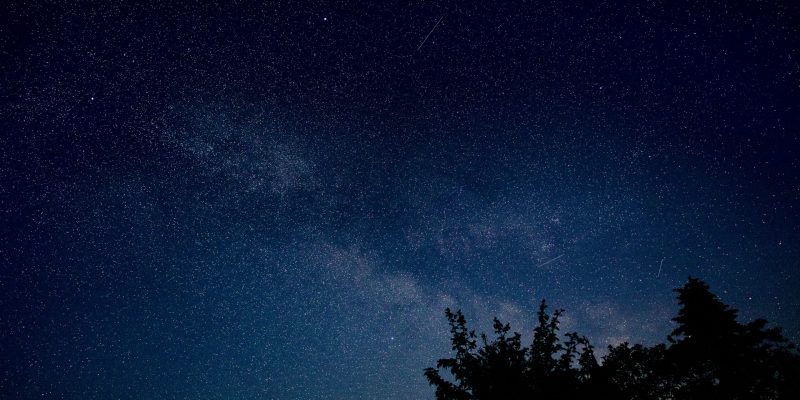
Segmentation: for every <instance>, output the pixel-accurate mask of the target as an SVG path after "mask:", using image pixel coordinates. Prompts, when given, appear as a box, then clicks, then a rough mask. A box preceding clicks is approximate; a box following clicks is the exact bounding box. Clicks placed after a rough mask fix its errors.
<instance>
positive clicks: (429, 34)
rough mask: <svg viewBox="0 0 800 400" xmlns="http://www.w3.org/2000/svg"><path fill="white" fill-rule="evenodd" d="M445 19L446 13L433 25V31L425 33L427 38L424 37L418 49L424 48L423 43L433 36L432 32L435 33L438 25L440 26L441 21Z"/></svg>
mask: <svg viewBox="0 0 800 400" xmlns="http://www.w3.org/2000/svg"><path fill="white" fill-rule="evenodd" d="M443 19H444V15H442V17H441V18H439V20H438V21H436V25H434V26H433V29H431V31H430V32H428V34H427V35H425V39H422V43H420V44H419V46H417V51H419V49H421V48H422V45H423V44H425V42H427V41H428V37H429V36H431V33H433V31H435V30H436V27H437V26H439V23H440V22H442V20H443Z"/></svg>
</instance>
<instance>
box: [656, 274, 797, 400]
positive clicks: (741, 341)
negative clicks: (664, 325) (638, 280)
mask: <svg viewBox="0 0 800 400" xmlns="http://www.w3.org/2000/svg"><path fill="white" fill-rule="evenodd" d="M675 291H676V292H677V293H678V302H679V304H680V305H681V309H680V311H679V312H678V316H677V317H675V318H674V319H673V321H675V322H677V323H678V324H679V325H678V327H677V328H675V330H674V331H673V332H672V334H671V335H669V337H668V340H669V341H670V342H671V343H672V345H671V346H670V347H669V352H668V353H667V356H668V360H669V362H670V363H671V364H672V366H673V367H674V368H675V378H676V380H675V383H676V385H675V387H676V393H675V395H676V398H678V399H701V398H703V399H706V398H727V399H774V398H780V397H781V396H782V393H786V394H788V393H789V392H787V391H788V390H790V389H791V385H792V382H791V381H790V380H789V379H790V378H791V377H792V375H790V373H791V370H790V368H788V367H789V366H790V365H792V364H797V355H796V353H794V352H793V351H792V348H793V345H791V344H789V343H788V341H787V339H786V338H785V337H783V335H782V334H781V331H780V329H779V328H770V329H766V328H765V327H766V324H767V321H766V320H764V319H757V320H755V321H753V322H751V323H748V324H744V325H743V324H740V323H739V322H737V311H736V310H735V309H732V308H730V307H728V306H727V305H725V304H723V303H722V302H721V301H720V300H719V299H718V298H717V297H716V296H715V295H714V294H712V293H711V292H710V291H709V287H708V285H706V284H705V283H704V282H702V281H700V280H698V279H695V278H691V277H690V278H689V280H688V282H687V283H686V284H685V285H684V286H683V287H682V288H679V289H676V290H675ZM795 376H796V375H795ZM794 390H795V392H794V393H796V388H795V389H794ZM793 398H797V397H793Z"/></svg>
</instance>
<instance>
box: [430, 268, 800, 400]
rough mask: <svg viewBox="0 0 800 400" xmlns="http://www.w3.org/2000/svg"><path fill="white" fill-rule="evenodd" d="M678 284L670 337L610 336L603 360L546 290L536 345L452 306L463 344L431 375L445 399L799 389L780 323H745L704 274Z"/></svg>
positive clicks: (744, 395) (455, 339) (450, 315)
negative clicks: (565, 324) (565, 321)
mask: <svg viewBox="0 0 800 400" xmlns="http://www.w3.org/2000/svg"><path fill="white" fill-rule="evenodd" d="M675 291H676V292H677V293H678V301H679V304H680V311H679V313H678V316H677V317H675V318H673V321H675V322H676V323H677V328H675V330H674V331H672V333H671V334H670V335H668V336H667V343H663V344H658V345H655V346H652V347H648V346H643V345H640V344H636V345H630V344H628V343H624V344H621V345H618V346H609V347H608V354H607V355H606V356H604V357H603V358H602V361H603V362H602V363H599V362H598V360H597V358H596V357H595V353H594V348H593V347H592V345H591V344H590V343H589V340H588V339H587V338H586V337H585V336H581V335H578V334H577V333H574V332H572V333H567V334H566V335H564V336H563V337H562V336H561V335H559V318H560V316H561V315H562V313H563V310H556V311H554V312H553V313H552V314H550V313H549V312H548V310H547V305H546V303H545V301H544V300H543V301H542V303H541V305H540V307H539V311H538V314H537V316H538V325H537V326H536V328H535V329H534V331H533V342H532V343H531V344H530V346H529V347H526V346H523V345H522V341H521V335H520V334H519V333H516V332H512V331H511V327H510V326H509V325H508V324H503V323H501V322H500V321H498V320H497V319H495V320H494V337H493V338H492V339H490V338H489V337H488V336H487V335H486V334H481V335H480V336H478V335H476V334H475V332H474V331H472V330H469V329H468V328H467V323H466V320H465V318H464V315H463V314H462V313H461V311H456V312H452V311H451V310H450V309H447V310H446V311H445V314H446V316H447V319H448V321H449V323H450V332H451V334H452V348H453V352H454V353H455V354H454V355H453V357H452V358H443V359H440V360H439V361H438V362H437V365H436V368H427V369H426V370H425V377H426V378H427V379H428V381H429V382H430V384H431V385H433V386H434V387H435V389H436V398H437V399H438V400H450V399H453V400H474V399H475V400H477V399H481V400H483V399H492V400H500V399H528V400H531V399H590V398H591V399H676V400H682V399H698V400H699V399H703V400H713V399H793V400H796V399H800V356H798V353H797V351H796V348H795V346H794V345H793V344H791V343H790V342H789V341H788V340H787V339H786V338H785V337H784V336H783V335H782V333H781V331H780V329H779V328H767V321H766V320H764V319H757V320H755V321H753V322H750V323H747V324H742V323H739V322H738V321H737V311H736V310H735V309H732V308H730V307H729V306H727V305H725V304H723V303H722V302H721V301H720V300H719V299H718V298H717V297H716V296H715V295H714V294H712V293H711V292H710V291H709V287H708V285H706V284H705V283H704V282H702V281H700V280H698V279H694V278H689V280H688V282H687V283H686V284H685V285H684V286H683V287H682V288H679V289H676V290H675ZM442 372H444V373H442Z"/></svg>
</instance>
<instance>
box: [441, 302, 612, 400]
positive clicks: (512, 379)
mask: <svg viewBox="0 0 800 400" xmlns="http://www.w3.org/2000/svg"><path fill="white" fill-rule="evenodd" d="M562 313H563V311H562V310H556V311H555V312H554V313H553V315H550V314H549V313H548V312H547V304H546V302H545V301H544V300H543V301H542V303H541V304H540V306H539V312H538V314H537V315H538V321H539V323H538V325H537V327H536V328H535V329H534V331H533V343H532V344H531V347H530V348H526V347H523V346H522V344H521V335H520V334H519V333H516V332H515V333H513V334H512V333H510V332H511V327H510V326H509V325H508V324H503V323H502V322H500V321H499V320H497V319H495V320H494V336H495V338H494V339H493V340H489V338H488V336H487V335H485V334H481V335H480V341H481V347H480V348H478V340H477V335H476V334H475V332H474V331H471V330H469V329H467V327H466V319H465V318H464V315H463V314H462V313H461V311H456V312H455V313H453V312H452V311H451V310H450V309H447V310H445V315H446V316H447V320H448V322H449V324H450V333H451V334H452V339H451V343H452V349H453V351H454V352H455V357H453V358H444V359H440V360H439V361H438V362H437V364H436V368H427V369H426V370H425V377H426V378H427V379H428V382H430V384H431V385H433V386H435V388H436V398H437V399H438V400H455V399H458V400H462V399H464V400H466V399H470V400H473V399H475V400H477V399H531V398H564V399H568V398H576V396H577V395H578V391H579V389H581V388H582V386H581V383H582V382H584V381H586V380H588V379H589V377H590V376H591V371H592V369H594V368H597V365H598V364H597V361H596V359H595V357H594V353H593V348H592V346H591V345H590V344H589V340H588V339H587V338H586V337H583V336H579V335H578V334H577V333H568V334H567V335H566V338H567V340H566V341H564V342H562V341H561V340H560V338H559V337H558V330H559V318H560V316H561V314H562ZM440 369H444V370H446V371H447V372H448V373H449V374H450V375H452V377H453V378H454V380H455V382H450V381H447V380H446V379H444V378H443V377H442V376H441V375H440V373H439V370H440Z"/></svg>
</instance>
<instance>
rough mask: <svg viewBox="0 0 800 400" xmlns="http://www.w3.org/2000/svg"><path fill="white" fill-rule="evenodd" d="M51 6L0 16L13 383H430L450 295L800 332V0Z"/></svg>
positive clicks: (639, 335) (26, 388) (614, 328)
mask: <svg viewBox="0 0 800 400" xmlns="http://www.w3.org/2000/svg"><path fill="white" fill-rule="evenodd" d="M53 3H58V2H47V3H44V2H41V3H40V2H22V3H20V2H14V1H12V2H9V3H4V5H3V6H2V12H1V13H0V67H1V68H2V69H1V70H0V72H1V73H2V74H1V77H2V79H1V80H0V87H2V88H3V90H2V95H1V96H0V98H1V99H2V100H0V101H2V103H3V104H2V108H0V112H2V118H0V132H2V134H1V135H0V232H2V235H3V236H2V237H3V240H2V244H0V262H1V263H2V264H0V389H1V391H0V392H2V393H3V397H8V398H21V399H24V398H42V397H43V398H65V399H91V398H97V399H105V398H131V399H140V398H150V399H181V398H204V399H262V398H263V399H343V398H347V399H372V398H388V399H416V398H432V397H433V392H432V390H431V389H430V388H429V387H428V385H427V384H426V382H425V381H424V377H423V375H422V369H423V368H425V367H428V366H432V365H433V364H434V363H435V360H436V359H437V358H440V357H444V356H446V355H447V354H448V351H449V344H448V340H449V336H448V331H447V326H446V321H445V319H444V316H443V310H444V308H445V307H452V308H458V309H463V310H464V311H465V313H466V315H467V317H468V319H469V320H470V321H471V322H472V323H473V326H474V327H475V328H477V329H480V330H486V329H487V328H489V323H490V321H491V318H492V317H493V316H498V317H500V318H501V319H502V320H504V321H508V322H511V323H512V326H513V327H514V328H515V329H517V330H521V331H523V332H525V333H526V337H528V335H527V334H528V332H530V330H531V329H532V326H533V321H532V320H533V318H532V317H533V314H534V311H535V307H536V304H537V303H538V301H539V300H540V299H541V298H546V299H547V300H548V302H549V303H551V304H552V305H554V306H556V307H559V308H564V309H566V315H565V317H564V320H563V326H562V328H563V329H564V330H567V331H569V330H577V331H578V332H580V333H583V334H587V335H588V336H589V337H590V338H591V339H592V341H593V343H594V345H595V346H597V347H598V348H600V349H602V348H605V346H606V345H608V344H617V343H621V342H624V341H630V342H643V343H646V344H652V343H656V342H659V341H663V340H664V339H665V337H666V335H667V334H668V333H669V332H670V330H671V324H670V321H669V320H670V318H671V317H672V316H673V315H674V314H675V313H676V311H677V305H676V303H675V301H674V293H672V292H671V289H673V288H675V287H677V286H680V285H681V284H682V283H683V282H684V281H685V279H686V278H687V276H689V275H693V276H696V277H699V278H701V279H703V280H705V281H707V282H708V283H709V284H710V285H711V288H712V290H713V291H714V292H715V293H717V294H718V295H719V296H720V297H721V298H722V300H723V301H724V302H726V303H728V304H730V305H732V306H733V307H735V308H738V309H739V310H740V316H741V317H742V318H743V319H745V320H750V319H753V318H756V317H766V318H767V319H768V320H770V321H771V322H774V323H776V324H778V325H780V326H783V327H784V328H785V331H786V334H787V336H789V337H790V338H791V339H792V340H794V341H797V340H798V339H800V312H799V311H798V310H799V309H800V290H798V289H800V247H799V246H798V243H799V242H800V201H799V200H800V172H798V171H800V165H798V164H800V157H799V156H798V150H800V137H798V134H800V132H799V131H798V129H800V110H798V108H799V107H800V50H798V49H800V32H799V31H798V27H800V8H799V6H798V5H797V4H794V3H795V2H747V1H742V2H728V1H715V2H712V1H708V2H705V1H704V2H686V3H684V2H680V1H678V2H675V1H663V2H651V3H650V4H634V3H625V2H620V3H617V2H609V1H603V2H596V3H595V4H593V5H588V6H587V5H585V4H583V3H584V2H577V3H575V4H569V3H567V2H563V1H555V2H535V3H533V2H521V1H520V2H503V3H502V4H494V2H475V3H471V2H383V1H381V2H338V3H337V4H329V3H328V2H323V1H320V2H302V1H300V2H253V3H247V4H239V5H219V6H217V5H213V6H212V5H208V4H204V5H201V4H198V5H163V4H162V5H146V6H144V5H127V4H110V3H106V4H100V3H98V4H94V5H76V4H72V2H64V4H53ZM124 3H127V2H124ZM695 3H702V4H695ZM731 3H736V4H731ZM437 22H438V24H437ZM426 37H427V39H426ZM601 352H602V350H601Z"/></svg>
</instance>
